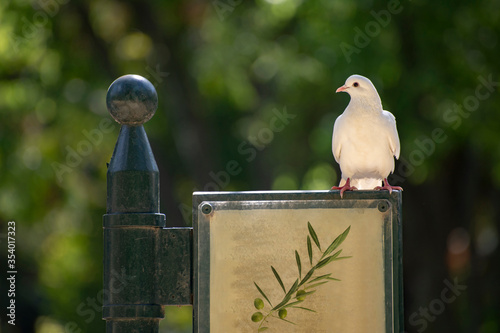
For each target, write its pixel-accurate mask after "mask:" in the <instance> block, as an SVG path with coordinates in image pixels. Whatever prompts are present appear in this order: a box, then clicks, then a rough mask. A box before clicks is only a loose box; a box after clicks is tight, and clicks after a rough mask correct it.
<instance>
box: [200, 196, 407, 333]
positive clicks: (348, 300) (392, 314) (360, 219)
mask: <svg viewBox="0 0 500 333" xmlns="http://www.w3.org/2000/svg"><path fill="white" fill-rule="evenodd" d="M360 193H363V192H360ZM364 193H374V192H364ZM375 193H377V198H369V196H368V197H366V196H364V195H361V196H360V198H357V199H355V200H352V199H351V200H350V199H342V200H339V199H337V198H336V197H334V196H333V195H332V193H331V192H249V193H195V194H194V199H195V200H194V205H195V207H194V208H195V214H194V225H193V226H194V241H195V242H194V247H195V251H194V255H195V257H194V266H195V267H194V270H195V275H194V286H195V287H194V288H195V299H194V312H195V331H197V332H213V333H214V332H263V331H265V332H269V333H270V332H310V333H320V332H321V333H323V332H324V333H327V332H328V333H330V332H342V333H349V332H352V333H358V332H397V330H395V326H398V325H399V315H400V313H399V312H400V306H401V304H400V303H401V300H400V299H399V296H400V295H396V294H398V293H399V289H400V284H401V281H400V276H399V275H400V266H398V264H399V260H400V257H399V256H400V239H399V237H400V236H399V221H398V219H397V216H399V214H397V212H398V207H397V206H398V202H399V201H398V200H397V199H398V198H397V197H396V196H394V195H393V196H389V194H388V193H387V194H385V195H384V194H383V193H381V192H375ZM380 194H382V195H380ZM358 196H359V195H358ZM363 197H365V198H364V199H363ZM372 197H373V195H372ZM395 217H396V218H395ZM395 238H396V239H395ZM395 289H396V290H395ZM395 296H397V297H395ZM401 315H402V313H401Z"/></svg>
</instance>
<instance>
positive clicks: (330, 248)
mask: <svg viewBox="0 0 500 333" xmlns="http://www.w3.org/2000/svg"><path fill="white" fill-rule="evenodd" d="M350 230H351V226H349V227H348V228H347V229H346V230H345V231H344V232H343V233H341V234H340V235H338V237H337V238H335V240H334V241H333V242H332V244H330V246H328V248H327V249H326V251H325V252H324V253H323V255H322V256H321V259H323V258H324V257H326V256H327V255H329V254H330V253H332V252H333V251H335V249H336V248H337V247H339V246H340V244H342V242H343V241H344V240H345V239H346V237H347V235H348V234H349V231H350Z"/></svg>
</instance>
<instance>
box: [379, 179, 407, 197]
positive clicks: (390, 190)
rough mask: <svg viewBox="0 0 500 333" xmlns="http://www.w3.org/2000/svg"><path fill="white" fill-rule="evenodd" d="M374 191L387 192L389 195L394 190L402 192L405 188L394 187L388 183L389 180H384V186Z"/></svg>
mask: <svg viewBox="0 0 500 333" xmlns="http://www.w3.org/2000/svg"><path fill="white" fill-rule="evenodd" d="M374 190H387V191H389V193H392V191H393V190H400V191H402V190H403V188H402V187H400V186H392V185H391V184H389V182H388V181H387V178H384V186H377V187H375V188H374Z"/></svg>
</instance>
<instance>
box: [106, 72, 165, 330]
mask: <svg viewBox="0 0 500 333" xmlns="http://www.w3.org/2000/svg"><path fill="white" fill-rule="evenodd" d="M106 99H107V100H106V102H107V106H108V110H109V112H110V113H111V115H112V116H113V118H114V119H115V120H116V121H117V122H119V123H120V124H121V125H122V127H121V130H120V134H119V137H118V141H117V143H116V146H115V150H114V152H113V157H112V158H111V162H110V164H109V166H108V173H107V187H108V197H107V210H106V213H107V214H106V215H104V221H103V228H104V290H105V291H106V293H105V296H106V297H105V300H104V304H103V305H104V306H103V319H105V320H106V331H107V332H108V333H109V332H158V328H159V321H160V320H161V319H162V318H163V317H164V311H163V307H162V305H161V303H159V302H157V299H156V298H157V297H156V294H157V290H156V286H157V283H156V280H157V279H158V276H157V254H158V253H159V252H160V251H159V247H160V232H161V230H162V227H164V226H165V215H163V214H160V212H159V211H160V210H159V209H160V200H159V198H160V195H159V172H158V167H157V165H156V161H155V159H154V156H153V152H152V151H151V147H150V145H149V141H148V138H147V136H146V132H145V131H144V127H143V126H142V124H143V123H144V122H146V121H148V120H149V119H150V118H151V117H152V116H153V115H154V113H155V111H156V108H157V105H158V97H157V94H156V91H155V88H154V87H153V85H152V84H151V83H150V82H149V81H148V80H146V79H144V78H142V77H140V76H137V75H126V76H122V77H120V78H118V79H117V80H116V81H114V82H113V83H112V84H111V86H110V88H109V90H108V95H107V98H106Z"/></svg>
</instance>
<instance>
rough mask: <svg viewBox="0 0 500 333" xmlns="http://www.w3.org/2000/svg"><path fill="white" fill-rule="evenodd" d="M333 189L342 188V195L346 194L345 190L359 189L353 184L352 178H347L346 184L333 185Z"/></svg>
mask: <svg viewBox="0 0 500 333" xmlns="http://www.w3.org/2000/svg"><path fill="white" fill-rule="evenodd" d="M332 190H340V197H341V198H342V197H343V196H344V192H345V191H354V190H357V188H356V187H355V186H351V179H350V178H347V180H346V182H345V184H344V186H332Z"/></svg>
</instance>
